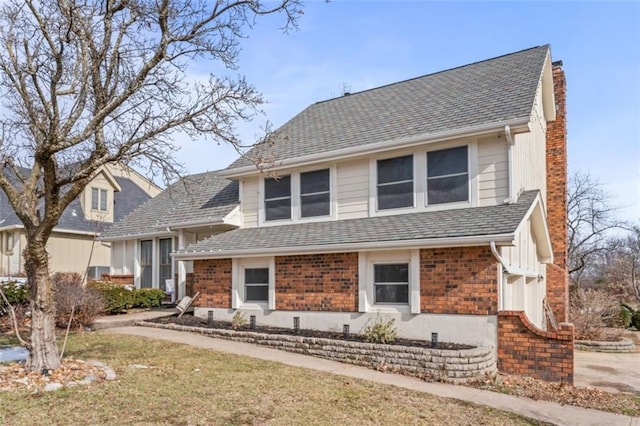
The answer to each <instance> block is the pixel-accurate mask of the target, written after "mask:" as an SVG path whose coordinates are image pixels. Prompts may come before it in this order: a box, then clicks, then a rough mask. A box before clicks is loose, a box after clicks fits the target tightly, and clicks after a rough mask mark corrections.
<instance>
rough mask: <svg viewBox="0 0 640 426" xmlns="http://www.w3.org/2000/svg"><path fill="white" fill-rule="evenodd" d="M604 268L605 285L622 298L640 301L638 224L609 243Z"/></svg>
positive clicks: (639, 234) (639, 238)
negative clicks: (608, 251) (606, 261)
mask: <svg viewBox="0 0 640 426" xmlns="http://www.w3.org/2000/svg"><path fill="white" fill-rule="evenodd" d="M609 247H610V253H609V256H608V263H607V268H606V274H607V276H606V281H607V287H608V289H609V290H610V291H612V292H615V293H618V294H620V296H621V297H623V298H624V299H629V296H631V298H634V299H635V300H636V301H637V302H638V303H640V225H636V226H634V227H633V228H632V229H631V231H629V233H628V234H626V235H624V236H621V237H618V238H615V239H613V240H612V241H611V244H610V246H609Z"/></svg>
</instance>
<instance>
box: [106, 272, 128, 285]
mask: <svg viewBox="0 0 640 426" xmlns="http://www.w3.org/2000/svg"><path fill="white" fill-rule="evenodd" d="M102 281H106V282H110V283H114V284H120V285H133V275H112V274H102Z"/></svg>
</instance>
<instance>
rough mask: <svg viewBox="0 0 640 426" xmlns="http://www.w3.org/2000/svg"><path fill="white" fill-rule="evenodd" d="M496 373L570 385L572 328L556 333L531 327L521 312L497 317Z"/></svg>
mask: <svg viewBox="0 0 640 426" xmlns="http://www.w3.org/2000/svg"><path fill="white" fill-rule="evenodd" d="M498 371H500V372H502V373H506V374H517V375H521V376H528V377H533V378H536V379H541V380H547V381H550V382H563V383H570V384H572V383H573V325H572V324H568V323H561V324H560V325H559V327H558V331H557V332H555V333H552V332H548V331H543V330H540V329H538V328H537V327H536V326H535V325H533V324H532V323H531V322H530V321H529V320H528V319H527V316H526V315H525V314H524V312H522V311H501V312H500V313H499V314H498Z"/></svg>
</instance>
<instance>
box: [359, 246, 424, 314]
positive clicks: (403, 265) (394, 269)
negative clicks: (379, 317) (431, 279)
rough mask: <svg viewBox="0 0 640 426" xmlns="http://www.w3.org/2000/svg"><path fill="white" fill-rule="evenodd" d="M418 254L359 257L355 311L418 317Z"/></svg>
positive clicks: (400, 252)
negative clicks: (409, 314)
mask: <svg viewBox="0 0 640 426" xmlns="http://www.w3.org/2000/svg"><path fill="white" fill-rule="evenodd" d="M420 309H421V308H420V250H419V249H413V250H392V251H381V252H359V253H358V311H359V312H393V313H397V312H407V313H412V314H419V313H420Z"/></svg>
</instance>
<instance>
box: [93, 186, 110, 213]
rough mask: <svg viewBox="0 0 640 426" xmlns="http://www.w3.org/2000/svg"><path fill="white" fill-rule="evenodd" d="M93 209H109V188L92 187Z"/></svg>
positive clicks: (104, 210)
mask: <svg viewBox="0 0 640 426" xmlns="http://www.w3.org/2000/svg"><path fill="white" fill-rule="evenodd" d="M91 210H98V211H101V212H106V211H107V190H106V189H100V188H94V187H92V188H91Z"/></svg>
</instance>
